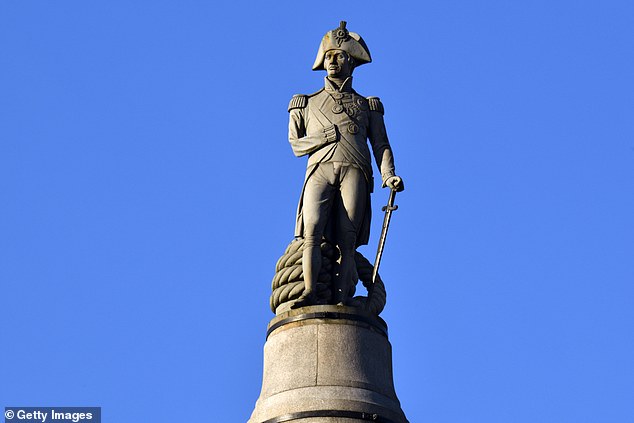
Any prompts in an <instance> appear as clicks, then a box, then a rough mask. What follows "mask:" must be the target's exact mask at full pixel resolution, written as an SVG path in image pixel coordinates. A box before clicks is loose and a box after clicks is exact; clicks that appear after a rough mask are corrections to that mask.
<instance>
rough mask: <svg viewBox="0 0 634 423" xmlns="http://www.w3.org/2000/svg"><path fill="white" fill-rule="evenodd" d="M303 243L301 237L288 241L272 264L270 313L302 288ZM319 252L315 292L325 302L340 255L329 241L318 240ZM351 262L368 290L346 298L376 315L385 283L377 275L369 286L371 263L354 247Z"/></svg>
mask: <svg viewBox="0 0 634 423" xmlns="http://www.w3.org/2000/svg"><path fill="white" fill-rule="evenodd" d="M303 247H304V240H303V239H295V240H293V241H291V243H290V244H289V245H288V247H287V248H286V251H285V252H284V254H283V255H282V257H280V258H279V260H278V261H277V264H276V265H275V276H274V277H273V282H272V284H271V288H272V291H273V292H272V293H271V298H270V307H271V311H273V312H274V313H275V311H276V310H277V308H278V307H279V306H280V305H282V304H284V303H287V302H289V301H294V300H296V299H297V298H299V296H300V295H302V293H303V292H304V273H303V270H302V253H303ZM321 256H322V266H321V270H320V272H319V278H318V281H317V286H316V293H317V298H318V300H319V301H320V303H323V304H328V302H329V301H330V299H331V298H332V279H333V268H334V265H335V262H336V261H337V260H338V259H339V256H340V255H339V250H338V249H337V248H336V247H335V246H333V245H332V244H331V243H329V242H327V241H324V242H322V243H321ZM355 262H356V265H357V273H358V275H359V279H360V280H361V282H362V283H363V286H364V287H365V288H366V289H367V290H368V292H369V293H370V292H371V294H370V295H369V296H368V297H364V296H357V297H354V298H350V300H349V301H348V303H349V304H350V305H352V306H356V307H360V308H363V309H364V310H366V311H369V312H370V313H373V314H376V315H378V314H379V313H380V312H381V311H383V308H384V307H385V302H386V292H385V285H384V284H383V281H382V280H381V277H380V276H378V275H377V280H376V282H375V284H374V286H372V270H373V266H372V264H370V262H369V261H368V259H366V258H365V257H363V255H362V254H361V253H359V252H358V251H357V252H356V254H355ZM356 283H357V281H354V284H353V285H352V286H351V287H350V292H349V295H350V296H351V297H352V296H353V295H354V291H355V285H356Z"/></svg>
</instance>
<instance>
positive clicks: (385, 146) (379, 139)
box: [368, 97, 404, 191]
mask: <svg viewBox="0 0 634 423" xmlns="http://www.w3.org/2000/svg"><path fill="white" fill-rule="evenodd" d="M368 105H369V108H370V123H369V127H368V139H369V140H370V145H371V146H372V152H373V153H374V159H375V160H376V165H377V166H378V168H379V170H380V171H381V181H382V186H383V187H386V186H389V187H390V188H392V189H396V190H397V191H402V190H403V188H404V185H403V180H402V179H401V178H400V177H399V176H396V174H395V171H394V155H393V154H392V147H391V146H390V141H389V140H388V138H387V131H386V129H385V122H384V120H383V113H384V111H383V104H382V103H381V101H380V100H379V98H378V97H368Z"/></svg>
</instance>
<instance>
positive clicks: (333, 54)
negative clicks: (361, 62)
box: [324, 50, 353, 78]
mask: <svg viewBox="0 0 634 423" xmlns="http://www.w3.org/2000/svg"><path fill="white" fill-rule="evenodd" d="M324 68H325V69H326V72H328V76H332V77H334V78H347V77H349V76H350V75H352V69H353V65H352V60H351V59H350V56H348V53H346V52H345V51H343V50H328V51H327V52H326V55H325V56H324Z"/></svg>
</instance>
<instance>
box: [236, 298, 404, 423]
mask: <svg viewBox="0 0 634 423" xmlns="http://www.w3.org/2000/svg"><path fill="white" fill-rule="evenodd" d="M367 421H374V422H382V423H407V419H406V418H405V415H404V414H403V411H402V410H401V406H400V403H399V401H398V398H397V397H396V393H395V391H394V382H393V378H392V348H391V346H390V343H389V341H388V338H387V325H386V324H385V322H384V321H383V320H382V319H381V318H379V317H376V316H372V315H370V314H367V313H364V312H362V311H360V310H359V309H357V308H352V307H338V306H312V307H303V308H300V309H297V310H291V311H288V312H286V313H282V314H280V315H279V316H276V317H275V318H274V319H273V320H271V322H270V323H269V328H268V333H267V341H266V344H265V345H264V376H263V380H262V391H261V393H260V398H259V399H258V400H257V403H256V405H255V410H254V411H253V414H252V415H251V418H250V419H249V421H248V423H283V422H292V423H359V422H367Z"/></svg>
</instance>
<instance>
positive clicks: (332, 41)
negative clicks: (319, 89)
mask: <svg viewBox="0 0 634 423" xmlns="http://www.w3.org/2000/svg"><path fill="white" fill-rule="evenodd" d="M329 54H330V58H328V55H329ZM335 59H336V62H335V63H339V61H341V60H343V61H344V62H346V63H348V64H349V66H350V73H349V75H351V74H352V71H353V69H354V68H355V67H357V66H361V65H363V64H365V63H370V62H371V61H372V58H371V57H370V50H368V46H367V45H366V44H365V41H363V38H361V36H360V35H359V34H357V33H354V32H349V31H348V30H347V29H346V21H341V24H340V25H339V27H338V28H335V29H333V30H332V31H328V32H327V33H326V35H324V38H322V40H321V44H320V45H319V51H317V58H316V59H315V64H314V65H313V70H326V71H327V72H328V75H329V76H336V75H333V74H331V70H330V69H329V67H330V66H331V65H332V63H333V62H334V61H335ZM340 66H344V67H345V66H347V65H346V64H345V63H344V64H342V65H340ZM349 75H347V76H349ZM341 76H342V75H337V77H341Z"/></svg>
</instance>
